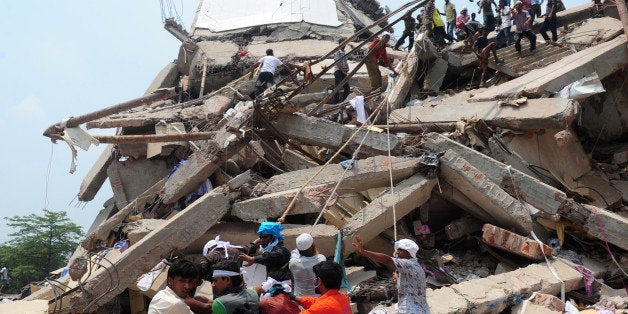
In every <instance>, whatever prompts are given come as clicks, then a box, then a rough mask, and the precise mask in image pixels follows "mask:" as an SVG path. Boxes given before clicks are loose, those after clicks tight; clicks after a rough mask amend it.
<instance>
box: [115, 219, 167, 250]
mask: <svg viewBox="0 0 628 314" xmlns="http://www.w3.org/2000/svg"><path fill="white" fill-rule="evenodd" d="M165 223H166V220H163V219H141V220H138V221H134V222H131V223H129V224H127V225H125V226H124V227H123V228H122V230H123V231H124V232H125V233H126V234H127V239H129V242H130V243H131V245H134V244H135V243H138V242H140V240H142V238H144V236H146V235H147V234H149V233H151V232H152V231H153V230H157V229H159V228H161V227H162V226H163V225H164V224H165Z"/></svg>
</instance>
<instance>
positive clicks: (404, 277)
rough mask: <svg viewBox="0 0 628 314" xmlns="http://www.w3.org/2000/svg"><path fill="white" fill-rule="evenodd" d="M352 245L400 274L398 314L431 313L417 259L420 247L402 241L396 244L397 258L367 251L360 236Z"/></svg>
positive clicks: (422, 273) (413, 243) (411, 242)
mask: <svg viewBox="0 0 628 314" xmlns="http://www.w3.org/2000/svg"><path fill="white" fill-rule="evenodd" d="M352 244H353V246H354V247H355V249H356V251H357V252H358V253H360V254H362V255H364V256H366V257H368V258H370V259H372V260H373V261H374V262H377V263H380V264H382V265H384V266H386V267H387V268H388V269H390V270H393V271H396V272H397V273H398V280H397V287H398V290H399V302H398V304H397V313H408V314H410V313H412V314H429V313H430V308H429V306H428V305H427V299H426V297H425V289H426V283H425V272H424V271H423V268H422V267H421V265H420V264H419V262H418V261H417V259H416V253H417V252H418V251H419V246H418V245H417V244H416V243H415V242H414V241H412V240H409V239H401V240H399V241H397V242H395V254H396V256H397V257H390V256H388V255H386V254H384V253H379V252H373V251H368V250H365V249H364V246H363V245H362V239H361V238H360V236H356V238H355V242H353V243H352Z"/></svg>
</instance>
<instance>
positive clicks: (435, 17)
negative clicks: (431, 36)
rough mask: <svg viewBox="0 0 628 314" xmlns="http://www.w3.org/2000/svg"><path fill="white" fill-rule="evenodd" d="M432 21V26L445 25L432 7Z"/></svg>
mask: <svg viewBox="0 0 628 314" xmlns="http://www.w3.org/2000/svg"><path fill="white" fill-rule="evenodd" d="M432 22H434V27H445V23H444V22H443V19H441V18H440V13H438V10H436V8H434V14H432Z"/></svg>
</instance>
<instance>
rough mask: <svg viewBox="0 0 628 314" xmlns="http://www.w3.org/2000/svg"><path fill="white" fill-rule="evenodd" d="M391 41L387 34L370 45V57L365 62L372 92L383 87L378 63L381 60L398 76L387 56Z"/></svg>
mask: <svg viewBox="0 0 628 314" xmlns="http://www.w3.org/2000/svg"><path fill="white" fill-rule="evenodd" d="M388 41H390V34H388V33H385V34H384V35H382V37H381V38H380V37H376V38H375V39H373V41H372V42H371V43H370V44H369V46H368V48H369V52H368V53H369V54H370V55H369V56H367V58H366V60H365V61H364V65H365V66H366V71H367V72H368V75H369V80H370V81H371V92H372V91H375V90H377V89H379V88H381V87H382V72H381V71H380V70H379V63H378V61H379V60H381V61H382V62H384V64H385V65H386V66H387V67H388V68H389V69H390V70H391V71H392V72H393V73H394V74H395V75H396V74H397V72H396V71H395V69H394V68H393V67H392V60H391V59H390V58H388V54H386V44H387V43H388Z"/></svg>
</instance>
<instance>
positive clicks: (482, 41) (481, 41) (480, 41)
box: [475, 35, 488, 53]
mask: <svg viewBox="0 0 628 314" xmlns="http://www.w3.org/2000/svg"><path fill="white" fill-rule="evenodd" d="M486 46H488V39H486V37H484V35H482V36H480V37H478V38H477V39H476V40H475V48H476V49H477V51H478V53H480V52H482V50H484V48H486Z"/></svg>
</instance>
